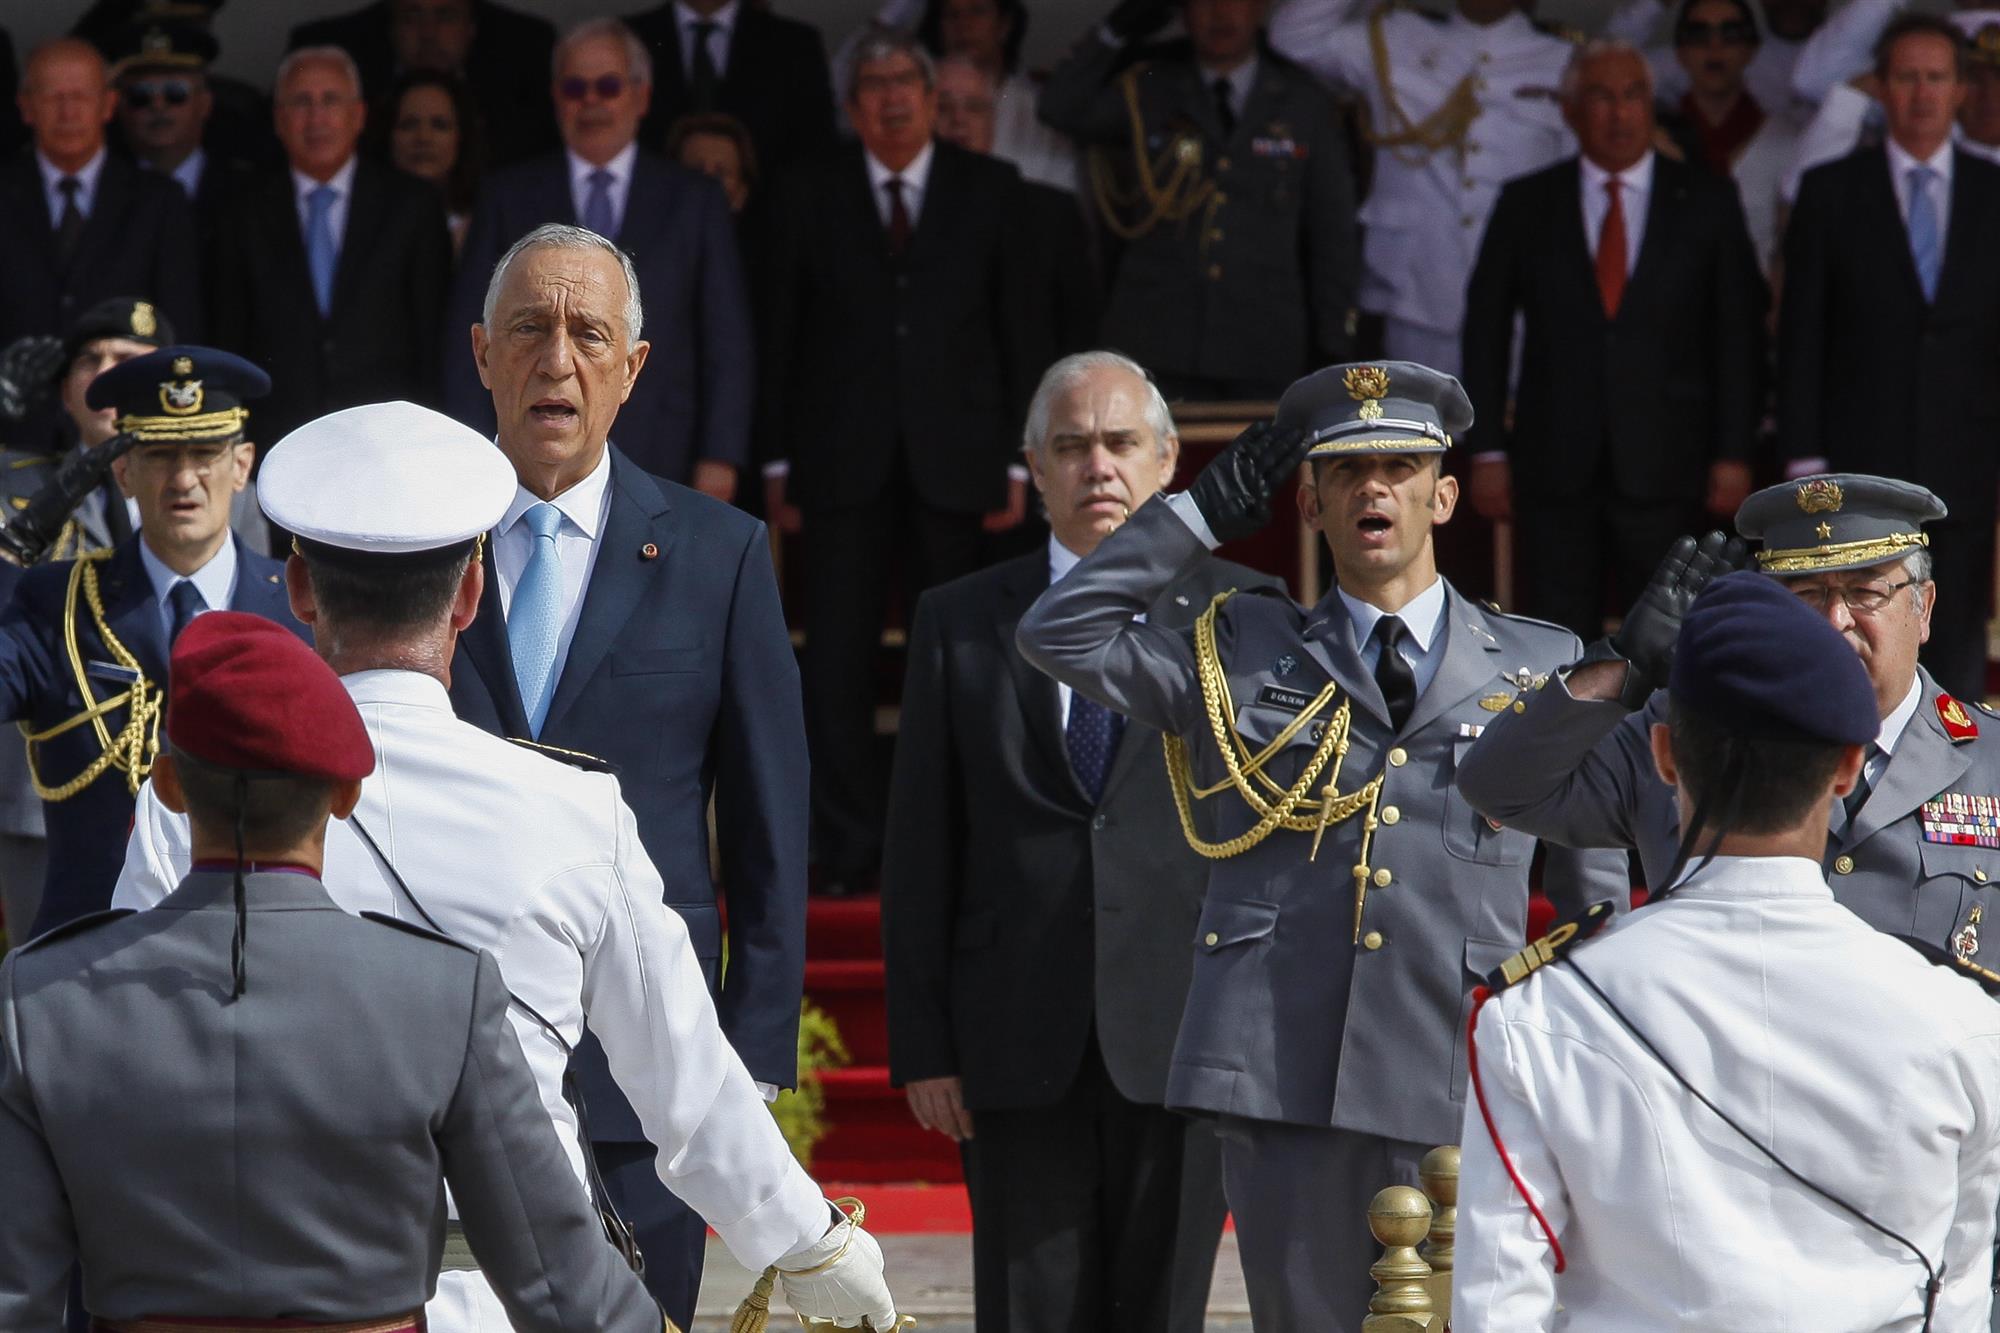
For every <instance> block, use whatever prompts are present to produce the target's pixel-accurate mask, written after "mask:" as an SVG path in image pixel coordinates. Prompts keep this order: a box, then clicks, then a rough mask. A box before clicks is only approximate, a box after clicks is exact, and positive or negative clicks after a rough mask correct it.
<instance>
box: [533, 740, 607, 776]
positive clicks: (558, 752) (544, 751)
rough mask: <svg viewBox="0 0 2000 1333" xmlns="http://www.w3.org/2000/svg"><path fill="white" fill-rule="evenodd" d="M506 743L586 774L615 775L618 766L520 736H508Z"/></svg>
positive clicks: (575, 751)
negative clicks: (578, 769)
mask: <svg viewBox="0 0 2000 1333" xmlns="http://www.w3.org/2000/svg"><path fill="white" fill-rule="evenodd" d="M507 743H508V744H509V745H518V746H520V747H521V748H522V749H523V750H532V751H534V752H535V753H536V754H538V755H541V756H542V757H543V758H545V759H553V760H555V761H556V762H557V763H559V764H568V765H569V766H570V767H571V768H580V769H582V770H583V771H584V772H586V773H611V774H616V773H617V772H618V766H617V765H616V764H613V763H612V762H611V761H610V760H608V759H599V758H598V757H597V756H596V755H594V754H585V753H584V752H583V751H581V750H565V749H563V748H562V747H561V746H560V745H544V744H542V743H541V742H540V741H531V740H528V739H527V738H525V737H522V736H509V737H507Z"/></svg>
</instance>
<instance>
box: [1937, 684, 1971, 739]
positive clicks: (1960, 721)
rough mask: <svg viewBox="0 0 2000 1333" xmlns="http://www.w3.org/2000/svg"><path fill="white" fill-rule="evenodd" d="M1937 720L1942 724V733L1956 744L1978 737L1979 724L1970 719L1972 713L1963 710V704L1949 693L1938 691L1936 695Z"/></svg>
mask: <svg viewBox="0 0 2000 1333" xmlns="http://www.w3.org/2000/svg"><path fill="white" fill-rule="evenodd" d="M1937 714H1938V721H1939V722H1940V723H1941V724H1943V726H1944V734H1945V735H1946V736H1949V737H1950V738H1951V741H1952V744H1954V745H1958V744H1962V743H1964V742H1965V741H1969V740H1976V739H1978V737H1979V724H1978V723H1977V722H1974V721H1973V720H1972V714H1970V713H1968V712H1966V711H1965V705H1964V704H1962V703H1960V702H1959V701H1958V700H1956V699H1954V698H1952V697H1951V696H1950V695H1949V694H1946V693H1944V692H1943V691H1939V693H1938V697H1937Z"/></svg>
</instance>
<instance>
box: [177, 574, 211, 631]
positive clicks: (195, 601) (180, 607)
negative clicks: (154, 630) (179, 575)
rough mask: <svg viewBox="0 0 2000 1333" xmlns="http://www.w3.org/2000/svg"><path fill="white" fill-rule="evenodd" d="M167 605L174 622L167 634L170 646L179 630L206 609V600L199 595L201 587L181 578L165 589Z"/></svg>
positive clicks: (184, 627) (190, 580)
mask: <svg viewBox="0 0 2000 1333" xmlns="http://www.w3.org/2000/svg"><path fill="white" fill-rule="evenodd" d="M167 606H168V608H169V609H170V610H171V611H172V612H173V620H174V623H173V625H172V627H171V628H170V630H169V631H168V634H167V643H168V645H169V646H172V644H173V642H174V640H175V639H178V638H180V636H181V631H182V630H184V629H186V628H187V627H188V622H190V621H192V620H193V619H194V618H195V617H196V616H198V615H200V614H201V613H202V612H204V611H206V610H208V600H207V599H206V598H204V597H203V596H202V595H201V589H200V588H197V587H195V586H194V581H193V580H192V579H182V580H181V581H180V582H178V583H176V584H175V585H174V586H173V587H171V588H169V589H168V590H167Z"/></svg>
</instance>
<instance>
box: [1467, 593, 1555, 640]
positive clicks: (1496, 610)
mask: <svg viewBox="0 0 2000 1333" xmlns="http://www.w3.org/2000/svg"><path fill="white" fill-rule="evenodd" d="M1477 605H1478V607H1479V609H1480V610H1481V611H1484V612H1485V613H1486V614H1487V615H1489V616H1491V617H1493V618H1494V619H1495V620H1499V621H1504V622H1505V623H1506V624H1508V625H1520V626H1525V627H1527V628H1528V629H1530V630H1535V631H1541V630H1547V631H1549V632H1550V633H1553V634H1557V635H1560V636H1561V637H1562V639H1563V641H1564V642H1565V643H1567V642H1568V641H1569V640H1570V639H1571V638H1573V637H1574V631H1572V630H1569V629H1567V628H1565V627H1563V626H1561V625H1558V624H1555V623H1554V622H1553V621H1548V620H1537V619H1535V618H1534V617H1533V616H1524V615H1522V614H1521V613H1520V612H1518V611H1503V610H1501V609H1500V603H1498V602H1494V601H1486V600H1481V601H1480V602H1478V603H1477Z"/></svg>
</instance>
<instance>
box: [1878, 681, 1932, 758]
mask: <svg viewBox="0 0 2000 1333" xmlns="http://www.w3.org/2000/svg"><path fill="white" fill-rule="evenodd" d="M1923 694H1924V682H1923V677H1921V676H1918V675H1917V674H1916V673H1914V672H1912V673H1911V675H1910V692H1909V693H1908V694H1906V695H1904V696H1903V702H1901V703H1899V704H1897V705H1896V706H1895V707H1894V708H1892V709H1890V710H1889V716H1887V717H1885V718H1883V719H1882V730H1880V731H1878V732H1876V733H1875V744H1876V745H1878V746H1880V747H1881V749H1882V753H1883V754H1894V753H1896V742H1897V741H1900V740H1902V739H1903V732H1904V730H1905V729H1906V728H1907V727H1908V726H1909V725H1910V719H1911V718H1913V717H1915V716H1916V715H1917V704H1918V702H1919V701H1921V700H1922V698H1923Z"/></svg>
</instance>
